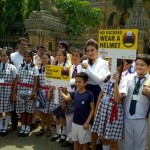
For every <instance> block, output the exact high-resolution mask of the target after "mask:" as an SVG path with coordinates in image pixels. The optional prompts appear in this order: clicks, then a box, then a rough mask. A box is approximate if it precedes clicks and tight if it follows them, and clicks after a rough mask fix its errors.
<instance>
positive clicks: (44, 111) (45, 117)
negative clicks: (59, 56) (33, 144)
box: [36, 52, 51, 137]
mask: <svg viewBox="0 0 150 150" xmlns="http://www.w3.org/2000/svg"><path fill="white" fill-rule="evenodd" d="M50 58H51V56H50V54H49V53H48V52H46V53H44V54H43V55H42V64H41V67H40V69H39V90H40V92H41V94H42V97H43V98H44V99H45V100H46V103H45V107H44V108H41V109H39V111H40V113H41V117H40V118H41V129H40V131H38V132H36V136H41V135H43V134H44V132H45V130H44V125H45V124H46V128H47V129H46V136H47V137H49V136H51V129H50V115H49V106H50V101H49V100H48V99H47V96H48V95H47V94H48V89H49V88H50V87H49V86H48V85H46V82H45V66H46V65H50Z"/></svg>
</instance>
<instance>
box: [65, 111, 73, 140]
mask: <svg viewBox="0 0 150 150" xmlns="http://www.w3.org/2000/svg"><path fill="white" fill-rule="evenodd" d="M72 122H73V113H71V114H69V115H66V127H67V128H66V134H67V140H68V141H69V142H72Z"/></svg>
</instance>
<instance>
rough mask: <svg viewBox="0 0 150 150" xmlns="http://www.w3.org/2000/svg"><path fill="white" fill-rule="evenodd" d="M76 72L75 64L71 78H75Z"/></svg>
mask: <svg viewBox="0 0 150 150" xmlns="http://www.w3.org/2000/svg"><path fill="white" fill-rule="evenodd" d="M76 74H77V66H75V67H74V69H73V72H72V78H75V76H76Z"/></svg>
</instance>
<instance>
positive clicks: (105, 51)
mask: <svg viewBox="0 0 150 150" xmlns="http://www.w3.org/2000/svg"><path fill="white" fill-rule="evenodd" d="M137 40H138V30H137V29H123V30H100V31H99V50H100V54H101V56H102V57H103V58H124V59H135V57H136V50H137Z"/></svg>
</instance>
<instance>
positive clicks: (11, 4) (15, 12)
mask: <svg viewBox="0 0 150 150" xmlns="http://www.w3.org/2000/svg"><path fill="white" fill-rule="evenodd" d="M23 12H24V0H15V1H12V0H4V1H3V21H2V22H1V33H2V34H5V33H6V32H7V34H9V33H10V32H11V31H10V28H9V26H11V25H12V24H13V23H14V22H15V21H23Z"/></svg>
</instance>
